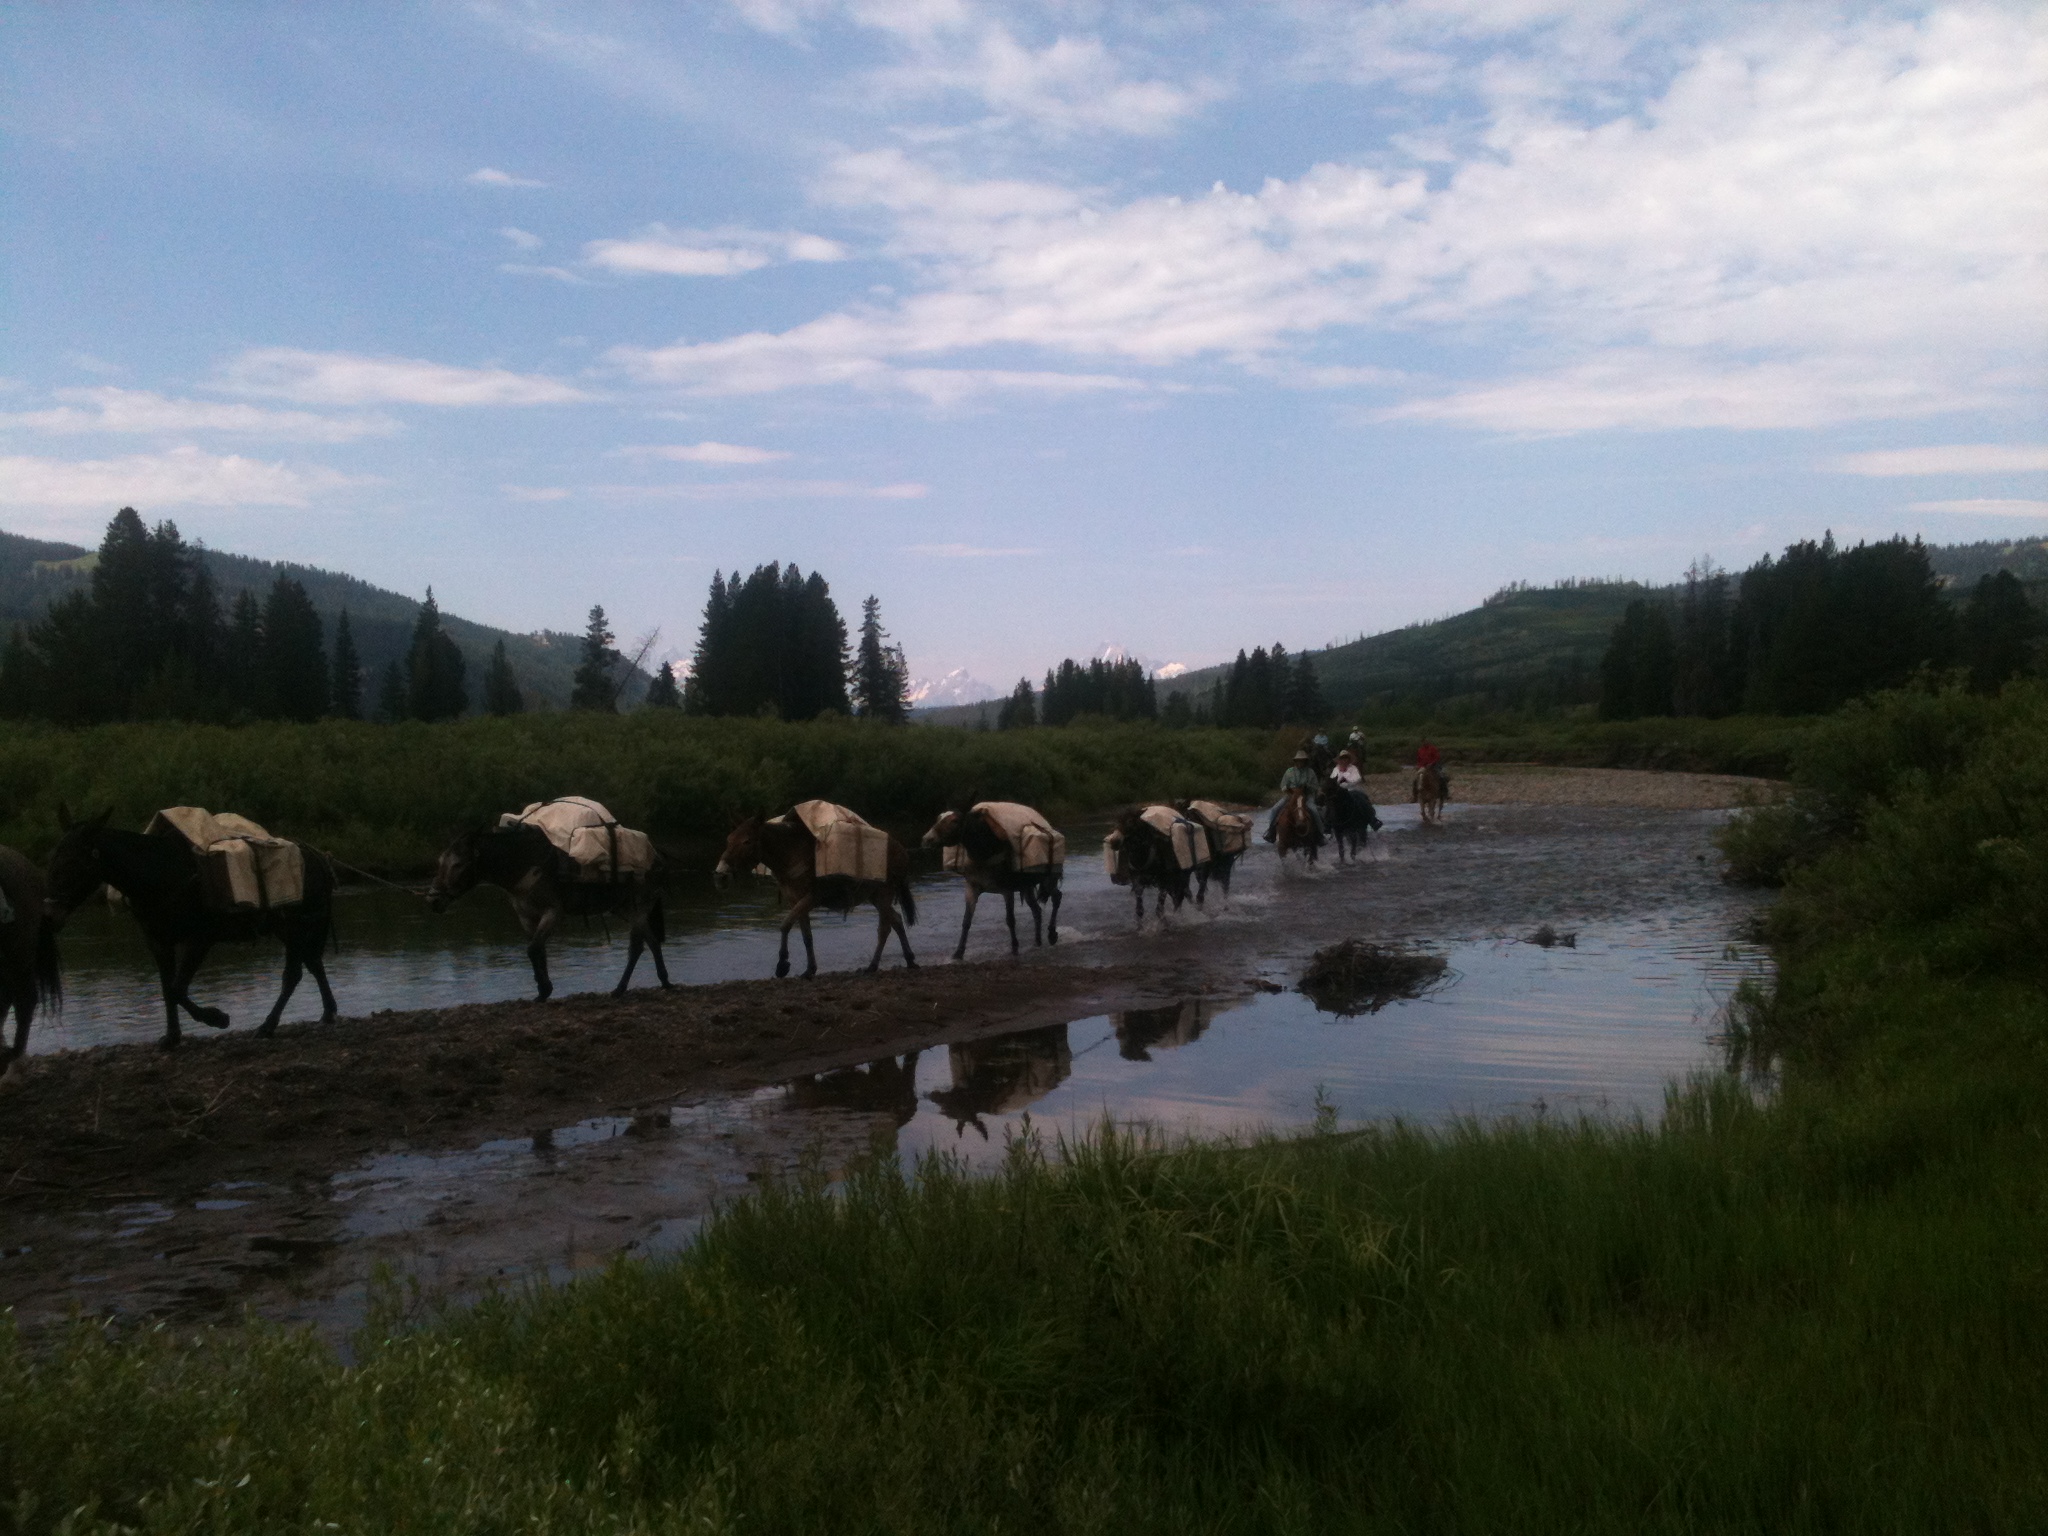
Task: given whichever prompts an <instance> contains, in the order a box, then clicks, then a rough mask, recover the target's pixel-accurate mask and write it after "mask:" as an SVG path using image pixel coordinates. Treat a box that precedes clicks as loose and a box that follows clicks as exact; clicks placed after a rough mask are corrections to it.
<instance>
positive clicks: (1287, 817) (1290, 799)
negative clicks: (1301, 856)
mask: <svg viewBox="0 0 2048 1536" xmlns="http://www.w3.org/2000/svg"><path fill="white" fill-rule="evenodd" d="M1273 831H1274V835H1275V839H1276V841H1277V843H1278V845H1279V849H1280V857H1281V858H1283V859H1284V858H1286V857H1287V855H1288V854H1290V853H1292V852H1294V850H1295V849H1297V848H1299V849H1301V850H1302V851H1303V852H1304V853H1306V854H1307V855H1308V861H1309V863H1311V864H1313V863H1315V861H1316V854H1317V851H1318V850H1319V849H1320V848H1321V847H1322V846H1323V834H1322V829H1321V828H1319V827H1317V825H1316V818H1315V813H1314V812H1313V811H1311V810H1310V809H1309V804H1308V791H1307V790H1305V789H1290V790H1288V791H1287V798H1286V800H1285V801H1284V802H1282V804H1281V806H1280V814H1279V815H1278V816H1277V817H1276V818H1275V819H1274V822H1273Z"/></svg>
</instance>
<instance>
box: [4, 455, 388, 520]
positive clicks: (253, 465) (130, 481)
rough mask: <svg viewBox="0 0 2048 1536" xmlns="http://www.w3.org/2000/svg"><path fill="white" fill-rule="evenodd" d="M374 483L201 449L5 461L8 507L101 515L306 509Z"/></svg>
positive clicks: (13, 458) (326, 470)
mask: <svg viewBox="0 0 2048 1536" xmlns="http://www.w3.org/2000/svg"><path fill="white" fill-rule="evenodd" d="M365 483H367V482H365V481H363V480H361V479H359V478H355V477H351V476H348V475H343V474H338V473H336V472H335V471H333V470H331V469H322V468H303V469H295V468H292V467H291V466H289V465H285V464H270V463H265V462H263V461H262V460H260V459H245V458H243V457H241V456H240V455H238V454H229V455H226V456H220V455H216V454H210V453H202V452H200V450H199V449H197V448H173V449H170V450H169V451H167V452H164V453H138V454H131V455H129V456H128V457H126V458H119V459H84V460H64V459H48V458H31V457H28V456H25V455H12V456H7V457H0V505H4V506H9V507H50V508H78V507H87V508H93V509H95V510H96V511H97V512H98V513H99V514H100V515H105V513H106V511H107V510H108V509H111V508H114V507H121V506H131V505H132V506H137V507H146V508H155V507H168V506H208V507H240V506H270V507H303V506H306V505H307V504H308V503H309V502H311V501H312V499H313V498H314V497H315V496H318V495H321V494H323V493H325V492H328V491H333V490H338V489H340V488H342V487H344V486H350V485H360V484H365Z"/></svg>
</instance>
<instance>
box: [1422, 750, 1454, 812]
mask: <svg viewBox="0 0 2048 1536" xmlns="http://www.w3.org/2000/svg"><path fill="white" fill-rule="evenodd" d="M1427 768H1434V769H1435V770H1436V778H1437V783H1438V784H1439V785H1441V786H1442V789H1443V796H1444V798H1445V799H1446V800H1448V799H1450V798H1451V776H1450V774H1448V773H1446V772H1445V771H1444V755H1443V753H1441V752H1439V751H1438V750H1437V748H1436V743H1434V742H1432V741H1431V740H1430V739H1429V738H1428V737H1427V736H1425V737H1423V738H1422V745H1421V746H1419V747H1417V748H1416V749H1415V782H1416V785H1417V786H1418V793H1419V792H1420V785H1421V783H1422V774H1423V770H1424V769H1427Z"/></svg>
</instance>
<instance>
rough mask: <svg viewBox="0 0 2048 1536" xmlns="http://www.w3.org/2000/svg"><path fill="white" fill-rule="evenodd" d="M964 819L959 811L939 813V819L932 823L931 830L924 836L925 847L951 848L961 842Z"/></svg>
mask: <svg viewBox="0 0 2048 1536" xmlns="http://www.w3.org/2000/svg"><path fill="white" fill-rule="evenodd" d="M964 819H965V818H963V817H962V816H961V814H960V813H959V812H958V811H941V812H939V819H938V820H937V821H935V822H933V823H932V826H931V830H930V831H929V832H927V833H925V835H924V845H925V847H927V848H950V847H952V846H953V844H955V843H957V842H959V841H960V832H961V824H962V822H963V820H964Z"/></svg>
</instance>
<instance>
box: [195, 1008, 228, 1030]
mask: <svg viewBox="0 0 2048 1536" xmlns="http://www.w3.org/2000/svg"><path fill="white" fill-rule="evenodd" d="M199 1022H200V1023H202V1024H204V1025H205V1026H206V1027H207V1028H208V1029H226V1028H227V1027H228V1016H227V1015H226V1014H224V1013H222V1012H221V1011H220V1010H219V1009H218V1008H208V1009H205V1010H204V1011H203V1012H201V1013H200V1015H199Z"/></svg>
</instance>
